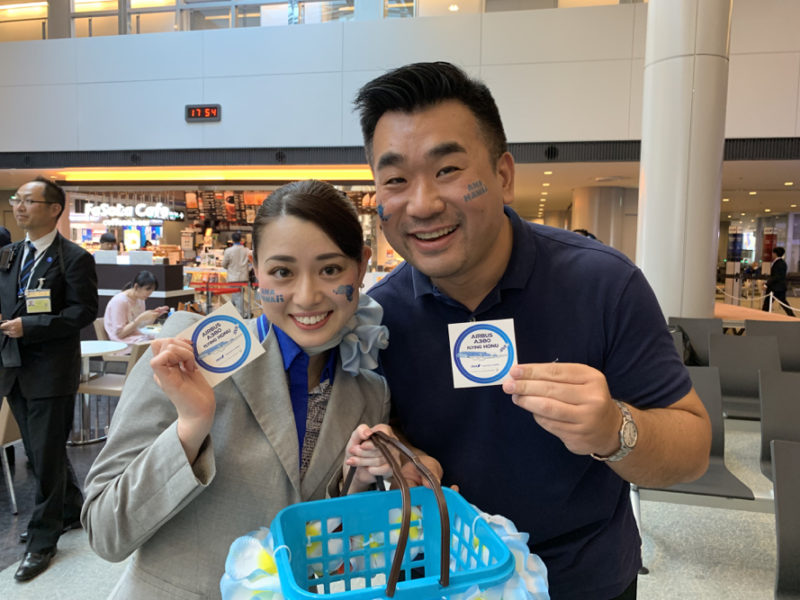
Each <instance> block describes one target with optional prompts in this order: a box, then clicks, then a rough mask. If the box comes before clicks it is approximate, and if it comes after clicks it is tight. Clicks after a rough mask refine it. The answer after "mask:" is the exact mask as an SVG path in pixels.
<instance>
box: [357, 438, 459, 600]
mask: <svg viewBox="0 0 800 600" xmlns="http://www.w3.org/2000/svg"><path fill="white" fill-rule="evenodd" d="M369 439H370V440H372V443H373V444H375V447H376V448H378V450H380V451H381V453H382V454H383V456H384V457H385V458H386V462H388V463H389V466H390V467H391V469H392V474H393V475H394V479H395V481H396V482H397V484H398V485H399V486H400V495H401V497H402V499H403V505H402V522H401V524H400V535H399V536H398V538H397V547H396V548H395V554H394V559H392V567H391V569H390V570H389V578H388V580H387V581H386V595H387V596H388V597H389V598H391V597H392V596H394V592H395V588H396V586H397V580H398V579H399V578H400V567H401V565H402V562H403V555H404V554H405V551H406V544H407V543H408V533H409V530H410V529H411V491H410V488H409V486H408V482H407V481H406V478H405V477H404V476H403V474H402V472H401V467H400V463H398V462H397V459H396V458H395V457H394V455H393V454H392V453H391V451H390V449H389V446H394V447H395V448H396V449H397V450H399V451H400V452H402V453H403V454H405V455H406V456H407V457H408V458H409V459H410V460H411V462H412V463H414V466H415V467H416V468H417V470H418V471H419V472H420V473H422V475H423V476H424V477H425V479H427V480H428V482H429V483H430V484H431V489H432V490H433V494H434V496H435V497H436V504H437V505H438V508H439V519H440V521H441V532H442V539H441V553H440V564H439V569H440V574H439V584H440V585H441V586H442V587H447V586H448V585H449V584H450V516H449V514H448V511H447V501H446V500H445V497H444V494H443V493H442V486H441V484H440V483H439V481H438V480H437V479H436V477H434V476H433V473H431V472H430V470H429V469H428V467H426V466H425V465H424V464H423V463H422V461H421V460H420V459H419V457H418V456H417V455H416V454H415V453H414V452H413V451H412V450H411V449H410V448H408V446H406V445H405V444H403V443H402V442H401V441H400V440H398V439H396V438H393V437H391V436H388V435H386V434H385V433H383V432H382V431H375V432H373V433H372V435H371V436H370V437H369ZM355 473H356V467H352V466H351V467H350V470H349V471H348V472H347V477H346V478H345V481H344V484H343V485H342V495H345V494H347V490H349V489H350V485H351V484H352V482H353V477H354V476H355Z"/></svg>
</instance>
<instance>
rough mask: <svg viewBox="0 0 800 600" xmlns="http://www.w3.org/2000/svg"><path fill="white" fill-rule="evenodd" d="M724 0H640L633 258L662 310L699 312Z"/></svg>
mask: <svg viewBox="0 0 800 600" xmlns="http://www.w3.org/2000/svg"><path fill="white" fill-rule="evenodd" d="M731 6H732V0H650V2H649V5H648V9H647V42H646V50H645V66H644V92H643V98H642V153H641V162H640V172H639V216H638V234H637V244H636V262H637V264H638V265H639V266H640V267H641V268H642V270H643V271H644V274H645V275H646V276H647V279H648V280H649V282H650V284H651V285H652V286H653V289H654V290H655V293H656V296H657V297H658V301H659V303H660V304H661V310H662V311H663V312H664V314H665V316H688V317H709V316H712V315H713V310H714V282H715V268H716V256H717V238H718V235H719V205H720V190H721V185H722V158H723V149H724V143H725V105H726V99H727V87H728V52H729V38H730V23H731Z"/></svg>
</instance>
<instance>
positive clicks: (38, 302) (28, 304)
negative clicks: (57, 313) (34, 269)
mask: <svg viewBox="0 0 800 600" xmlns="http://www.w3.org/2000/svg"><path fill="white" fill-rule="evenodd" d="M25 308H26V309H27V311H28V314H29V315H33V314H38V313H49V312H52V310H53V309H52V307H51V305H50V290H42V289H38V290H25Z"/></svg>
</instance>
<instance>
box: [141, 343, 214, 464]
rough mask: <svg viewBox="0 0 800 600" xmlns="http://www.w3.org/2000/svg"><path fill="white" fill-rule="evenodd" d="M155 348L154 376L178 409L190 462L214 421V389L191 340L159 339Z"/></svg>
mask: <svg viewBox="0 0 800 600" xmlns="http://www.w3.org/2000/svg"><path fill="white" fill-rule="evenodd" d="M152 349H153V358H152V359H151V360H150V367H151V368H152V369H153V377H154V378H155V380H156V383H158V385H159V386H160V387H161V389H162V390H164V393H165V394H166V395H167V398H169V400H170V402H172V404H174V405H175V409H176V410H177V411H178V438H179V439H180V440H181V444H182V445H183V449H184V451H185V452H186V457H187V458H188V459H189V462H190V463H191V462H194V459H195V458H197V453H198V451H199V450H200V446H201V445H202V443H203V440H205V438H206V436H207V435H208V433H209V432H210V431H211V424H212V423H213V422H214V411H215V409H216V402H215V400H214V391H213V390H212V389H211V386H210V385H209V383H208V381H206V379H205V377H204V376H203V373H202V371H200V369H199V368H198V366H197V362H196V361H195V358H194V350H193V348H192V344H191V342H189V341H188V340H182V339H178V338H163V339H156V340H153V343H152Z"/></svg>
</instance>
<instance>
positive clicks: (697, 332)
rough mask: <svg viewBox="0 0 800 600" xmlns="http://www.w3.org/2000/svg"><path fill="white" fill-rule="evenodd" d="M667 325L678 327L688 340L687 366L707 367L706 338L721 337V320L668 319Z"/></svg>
mask: <svg viewBox="0 0 800 600" xmlns="http://www.w3.org/2000/svg"><path fill="white" fill-rule="evenodd" d="M668 321H669V325H671V326H676V327H680V328H681V329H682V330H683V332H684V334H685V335H686V337H688V338H689V345H690V346H691V350H692V352H691V356H690V359H689V362H688V363H687V364H692V365H699V366H708V364H709V363H708V336H709V335H711V334H719V335H722V319H713V318H694V317H670V318H669V320H668Z"/></svg>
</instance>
